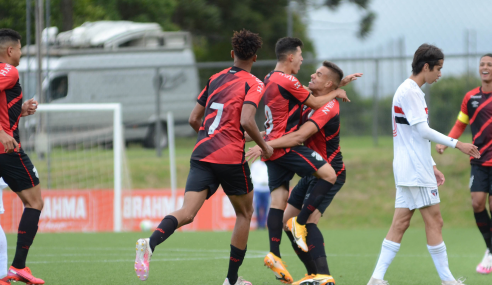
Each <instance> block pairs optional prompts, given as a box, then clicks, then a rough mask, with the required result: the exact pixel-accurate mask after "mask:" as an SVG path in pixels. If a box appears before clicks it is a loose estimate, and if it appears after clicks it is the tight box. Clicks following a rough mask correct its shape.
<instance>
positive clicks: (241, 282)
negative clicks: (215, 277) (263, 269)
mask: <svg viewBox="0 0 492 285" xmlns="http://www.w3.org/2000/svg"><path fill="white" fill-rule="evenodd" d="M222 285H253V283H251V282H249V281H246V280H244V279H243V277H241V276H239V277H238V278H237V281H236V283H235V284H231V283H229V279H227V278H226V279H225V280H224V284H222Z"/></svg>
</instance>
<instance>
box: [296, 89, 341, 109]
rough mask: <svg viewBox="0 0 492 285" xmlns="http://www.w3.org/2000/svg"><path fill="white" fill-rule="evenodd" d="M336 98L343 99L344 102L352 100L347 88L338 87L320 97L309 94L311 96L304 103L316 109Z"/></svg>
mask: <svg viewBox="0 0 492 285" xmlns="http://www.w3.org/2000/svg"><path fill="white" fill-rule="evenodd" d="M335 98H340V99H343V102H350V100H349V98H348V97H347V93H346V92H345V90H343V89H337V90H333V91H331V92H330V93H328V94H326V95H323V96H318V97H315V96H309V98H308V99H307V100H306V101H305V102H304V105H306V106H308V107H309V108H312V109H314V110H317V109H319V108H321V107H323V106H324V105H326V103H328V102H330V101H331V100H333V99H335Z"/></svg>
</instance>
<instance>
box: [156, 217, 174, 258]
mask: <svg viewBox="0 0 492 285" xmlns="http://www.w3.org/2000/svg"><path fill="white" fill-rule="evenodd" d="M177 228H178V220H177V219H176V218H175V217H174V216H171V215H168V216H165V217H164V219H162V221H161V223H160V224H159V226H158V227H157V228H156V229H155V231H154V232H153V233H152V235H151V236H150V242H149V245H150V249H151V250H152V252H154V248H155V247H156V246H158V245H159V244H161V243H162V242H164V241H165V240H166V239H167V238H168V237H169V236H171V235H172V234H173V233H174V231H175V230H176V229H177Z"/></svg>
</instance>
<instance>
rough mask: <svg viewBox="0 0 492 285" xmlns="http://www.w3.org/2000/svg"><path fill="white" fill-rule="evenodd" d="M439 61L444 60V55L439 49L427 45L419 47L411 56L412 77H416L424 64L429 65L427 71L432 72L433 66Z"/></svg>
mask: <svg viewBox="0 0 492 285" xmlns="http://www.w3.org/2000/svg"><path fill="white" fill-rule="evenodd" d="M441 59H444V53H442V50H441V49H440V48H438V47H436V46H433V45H429V44H423V45H421V46H420V47H419V48H418V49H417V51H416V52H415V55H414V56H413V62H412V73H413V75H417V74H419V73H420V72H422V69H423V68H424V65H425V64H426V63H428V64H429V69H430V70H433V69H434V66H436V65H437V64H438V63H439V60H441Z"/></svg>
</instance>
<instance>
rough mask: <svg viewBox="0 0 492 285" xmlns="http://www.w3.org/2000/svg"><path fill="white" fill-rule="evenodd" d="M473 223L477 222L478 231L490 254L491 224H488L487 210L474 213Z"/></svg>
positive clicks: (491, 246) (491, 247) (491, 248)
mask: <svg viewBox="0 0 492 285" xmlns="http://www.w3.org/2000/svg"><path fill="white" fill-rule="evenodd" d="M475 221H476V222H477V227H478V229H479V230H480V232H481V233H482V236H483V239H484V240H485V244H486V245H487V248H488V249H489V250H490V252H492V245H491V243H492V241H491V239H492V236H491V231H492V224H491V223H490V217H489V213H488V212H487V210H486V209H485V210H483V211H482V212H480V213H475Z"/></svg>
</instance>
